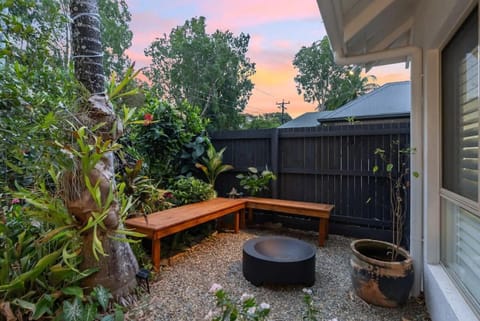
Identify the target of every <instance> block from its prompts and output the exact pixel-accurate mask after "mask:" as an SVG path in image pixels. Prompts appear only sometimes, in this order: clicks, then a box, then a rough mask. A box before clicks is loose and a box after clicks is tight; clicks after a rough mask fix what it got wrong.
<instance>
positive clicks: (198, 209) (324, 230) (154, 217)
mask: <svg viewBox="0 0 480 321" xmlns="http://www.w3.org/2000/svg"><path fill="white" fill-rule="evenodd" d="M333 207H334V206H333V205H329V204H319V203H310V202H299V201H288V200H281V199H272V198H256V197H248V198H240V199H229V198H222V197H217V198H214V199H211V200H208V201H203V202H198V203H193V204H188V205H183V206H179V207H174V208H170V209H167V210H163V211H160V212H155V213H152V214H149V215H148V216H147V219H145V217H143V216H141V217H134V218H130V219H127V220H126V221H125V225H126V226H127V227H128V228H132V229H134V230H135V231H137V232H140V233H143V234H145V236H146V237H147V238H149V239H151V240H152V261H153V266H154V268H155V270H156V271H158V270H159V269H160V240H161V239H162V238H163V237H165V236H168V235H172V234H174V233H177V232H180V231H183V230H186V229H188V228H191V227H194V226H197V225H200V224H202V223H206V222H208V221H211V220H214V219H217V218H220V217H222V216H225V215H228V214H232V213H233V214H234V215H235V223H234V224H235V227H234V229H235V233H238V231H239V229H240V220H241V221H242V222H245V215H244V213H245V210H246V209H248V211H249V218H251V217H252V215H253V210H254V209H261V210H267V211H274V212H280V213H289V214H293V215H303V216H310V217H316V218H319V219H320V223H319V230H318V232H319V233H318V244H319V246H323V245H324V243H325V239H326V238H327V237H328V220H329V218H330V212H331V211H332V209H333ZM242 225H244V224H242Z"/></svg>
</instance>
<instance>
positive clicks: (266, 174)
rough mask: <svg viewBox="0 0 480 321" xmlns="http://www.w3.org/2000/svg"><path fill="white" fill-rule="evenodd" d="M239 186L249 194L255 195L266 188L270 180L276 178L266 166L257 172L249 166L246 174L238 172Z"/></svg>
mask: <svg viewBox="0 0 480 321" xmlns="http://www.w3.org/2000/svg"><path fill="white" fill-rule="evenodd" d="M237 178H238V179H239V180H240V186H242V188H243V189H244V190H245V191H246V192H247V193H248V194H249V195H250V196H255V195H257V194H258V193H259V192H261V191H263V190H268V184H269V183H270V181H271V180H276V179H277V177H276V176H275V174H274V173H273V172H271V171H269V170H268V167H265V169H264V170H263V171H262V172H261V173H259V171H258V169H257V168H255V167H249V168H248V173H247V175H244V174H238V175H237Z"/></svg>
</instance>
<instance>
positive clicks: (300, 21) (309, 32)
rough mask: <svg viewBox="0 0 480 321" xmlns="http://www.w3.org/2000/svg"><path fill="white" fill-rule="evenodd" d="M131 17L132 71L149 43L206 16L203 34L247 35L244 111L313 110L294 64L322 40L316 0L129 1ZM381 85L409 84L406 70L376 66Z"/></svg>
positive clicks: (374, 71) (145, 60)
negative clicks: (248, 89)
mask: <svg viewBox="0 0 480 321" xmlns="http://www.w3.org/2000/svg"><path fill="white" fill-rule="evenodd" d="M127 4H128V7H129V10H130V12H131V14H132V22H131V24H130V28H131V30H132V32H133V41H132V47H131V48H130V49H129V50H128V51H127V54H128V55H129V57H130V58H131V59H132V60H133V61H135V62H136V67H137V68H139V67H145V66H148V65H149V64H150V61H149V59H148V58H147V57H145V55H144V54H143V51H144V49H145V48H147V47H148V46H149V44H150V43H151V42H153V41H154V40H155V38H157V37H161V36H163V34H167V35H168V34H169V33H170V31H171V30H172V28H174V27H176V26H178V25H183V23H184V22H185V20H188V19H190V18H192V17H199V16H204V17H206V23H207V32H209V33H211V32H214V31H215V30H216V29H220V30H222V31H225V30H230V31H231V32H233V33H234V35H238V34H240V32H243V33H248V34H249V35H250V36H251V39H250V45H249V51H248V53H247V56H248V57H249V58H250V60H251V61H252V62H255V63H256V74H255V75H254V76H253V78H252V81H253V82H254V84H255V88H254V89H253V91H252V96H251V97H250V101H249V103H248V106H247V107H246V108H245V112H247V113H251V114H262V113H268V112H276V111H279V109H278V106H277V105H276V103H277V102H281V101H282V99H284V100H285V101H289V102H290V104H289V105H287V112H288V113H289V114H290V115H291V116H292V117H297V116H299V115H301V114H303V113H305V112H311V111H315V105H314V104H310V103H306V102H304V101H303V97H302V96H300V95H298V93H297V89H296V86H295V82H294V80H293V78H294V77H295V75H296V70H295V69H294V68H293V65H292V61H293V58H294V56H295V54H296V53H297V52H298V51H299V50H300V48H301V47H302V46H309V45H311V43H312V42H314V41H316V40H320V39H322V38H323V37H324V36H325V35H326V32H325V29H324V26H323V24H322V18H321V15H320V12H319V10H318V7H317V3H316V1H315V0H297V1H291V0H262V1H258V0H242V1H225V0H176V1H166V0H157V1H154V0H127ZM369 74H373V75H375V76H376V77H377V82H378V83H379V84H380V85H381V84H384V83H387V82H392V81H402V80H408V79H409V78H410V74H409V70H407V69H405V65H404V64H403V65H402V64H397V65H391V66H383V67H376V68H373V69H372V70H370V71H369Z"/></svg>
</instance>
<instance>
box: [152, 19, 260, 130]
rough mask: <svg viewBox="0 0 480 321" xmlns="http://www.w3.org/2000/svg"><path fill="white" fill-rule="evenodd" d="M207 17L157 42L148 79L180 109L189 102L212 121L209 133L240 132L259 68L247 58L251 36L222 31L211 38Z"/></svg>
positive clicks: (154, 44) (153, 47) (189, 23)
mask: <svg viewBox="0 0 480 321" xmlns="http://www.w3.org/2000/svg"><path fill="white" fill-rule="evenodd" d="M205 27H206V24H205V18H204V17H200V18H192V19H191V20H187V21H186V22H185V24H184V25H183V26H178V27H176V28H174V29H173V30H172V31H171V32H170V34H169V35H168V36H167V35H166V34H164V35H163V37H162V38H157V39H156V40H155V41H154V42H153V43H152V44H151V45H150V46H149V47H148V48H147V49H146V50H145V54H146V55H147V56H150V57H152V64H151V66H150V69H149V71H148V72H147V76H148V77H149V78H150V80H151V82H152V88H153V89H154V90H157V92H158V93H159V94H160V95H162V96H163V97H165V98H167V99H169V100H171V101H174V102H175V103H176V104H177V105H180V104H181V103H182V102H183V101H187V102H188V103H189V104H190V105H192V106H197V107H200V108H201V115H202V116H204V117H207V118H209V119H210V125H209V129H215V130H220V129H235V128H238V124H239V123H240V119H241V116H240V112H242V111H243V110H244V108H245V107H246V105H247V102H248V99H249V98H250V95H251V92H252V89H253V83H252V81H251V80H250V77H251V76H252V75H253V74H254V73H255V64H254V63H252V62H250V59H249V58H248V57H247V56H246V53H247V50H248V43H249V40H250V36H249V35H247V34H244V33H240V35H239V36H234V35H233V33H231V32H230V31H220V30H217V31H215V32H214V33H213V34H208V33H207V32H206V30H205Z"/></svg>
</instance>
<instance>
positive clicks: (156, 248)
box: [152, 239, 160, 272]
mask: <svg viewBox="0 0 480 321" xmlns="http://www.w3.org/2000/svg"><path fill="white" fill-rule="evenodd" d="M152 261H153V268H154V269H155V272H158V271H160V239H158V240H152Z"/></svg>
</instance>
